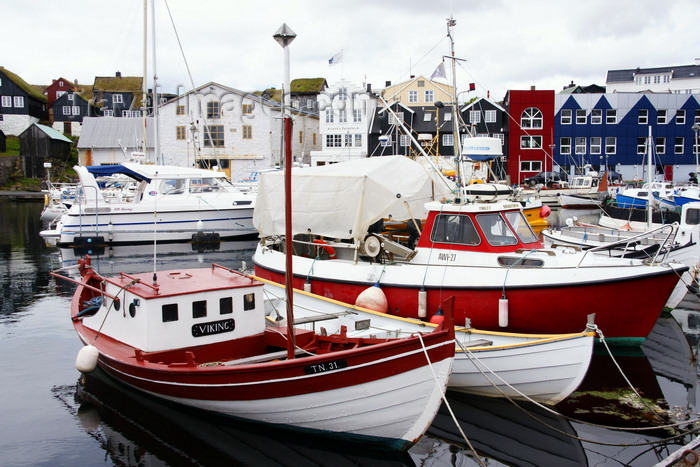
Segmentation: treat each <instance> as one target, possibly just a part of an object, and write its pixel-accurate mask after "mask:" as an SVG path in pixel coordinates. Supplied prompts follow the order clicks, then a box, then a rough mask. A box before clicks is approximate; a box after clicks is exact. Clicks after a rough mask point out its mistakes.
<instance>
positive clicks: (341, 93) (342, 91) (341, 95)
mask: <svg viewBox="0 0 700 467" xmlns="http://www.w3.org/2000/svg"><path fill="white" fill-rule="evenodd" d="M338 99H339V100H341V101H346V100H348V88H338Z"/></svg>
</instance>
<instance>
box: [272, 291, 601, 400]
mask: <svg viewBox="0 0 700 467" xmlns="http://www.w3.org/2000/svg"><path fill="white" fill-rule="evenodd" d="M258 279H259V278H258ZM260 280H262V279H260ZM262 281H263V282H265V285H264V288H265V295H266V297H268V299H269V300H277V302H278V303H282V300H283V299H284V296H285V288H284V286H283V285H280V284H277V283H275V282H272V281H265V280H262ZM319 300H322V301H323V302H324V303H325V306H324V307H323V310H324V311H323V312H319V308H320V307H319V306H318V301H319ZM294 304H295V312H294V316H295V318H302V319H304V318H307V317H309V318H311V319H318V318H320V317H321V318H322V317H323V316H324V315H326V316H329V314H332V313H334V314H335V315H336V316H337V317H336V318H333V319H328V320H323V321H321V322H319V323H317V324H315V326H319V325H322V326H323V327H324V328H325V329H326V330H327V332H330V333H335V332H337V331H338V330H339V328H340V326H346V327H347V329H348V335H350V336H353V337H357V336H365V335H370V334H373V335H381V333H382V332H385V333H388V334H389V335H392V336H395V337H401V336H404V335H406V336H407V335H409V334H410V333H414V332H425V331H426V330H429V329H431V327H434V326H435V325H434V324H430V323H425V322H423V321H419V320H413V319H405V318H398V317H396V316H392V315H388V314H385V313H378V312H374V311H372V310H367V309H363V308H360V307H352V310H350V311H349V310H348V307H347V304H345V303H342V302H337V301H335V300H331V299H328V298H325V297H321V296H318V295H315V294H311V293H307V292H303V291H296V292H295V297H294ZM271 307H273V308H278V307H275V305H274V304H272V303H271ZM348 311H349V312H348ZM278 312H279V311H278ZM319 321H320V320H319ZM367 322H368V323H369V324H367ZM358 324H359V325H358ZM363 324H364V325H363ZM313 326H314V325H313V324H312V325H310V326H309V327H310V328H313ZM394 333H395V334H394ZM455 334H456V336H455V339H456V342H457V343H458V344H457V346H456V349H455V360H454V365H453V367H452V374H451V375H450V379H449V382H448V388H449V389H450V390H453V391H458V392H463V393H469V394H478V395H481V396H487V397H509V398H513V399H527V400H534V401H537V402H540V403H543V404H552V405H553V404H557V403H558V402H560V401H562V400H564V399H565V398H567V397H568V396H569V395H570V394H571V393H572V392H573V391H575V390H576V388H577V387H578V385H579V384H580V383H581V381H583V378H584V377H585V375H586V372H587V371H588V366H589V364H590V361H591V355H592V352H593V343H594V335H595V334H594V333H593V332H590V331H589V332H579V333H575V334H565V335H540V334H510V333H503V332H487V331H482V330H478V329H467V330H465V329H464V328H456V330H455Z"/></svg>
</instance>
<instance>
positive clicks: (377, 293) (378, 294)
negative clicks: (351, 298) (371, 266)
mask: <svg viewBox="0 0 700 467" xmlns="http://www.w3.org/2000/svg"><path fill="white" fill-rule="evenodd" d="M355 305H357V306H361V307H362V308H367V309H369V310H373V311H378V312H380V313H386V312H387V311H388V310H389V302H387V299H386V295H384V291H383V290H382V289H381V288H380V287H379V284H375V285H373V286H372V287H368V288H366V289H365V290H363V291H362V292H361V293H360V295H358V296H357V299H356V300H355Z"/></svg>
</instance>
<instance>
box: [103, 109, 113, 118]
mask: <svg viewBox="0 0 700 467" xmlns="http://www.w3.org/2000/svg"><path fill="white" fill-rule="evenodd" d="M102 115H103V116H105V117H114V110H112V109H102Z"/></svg>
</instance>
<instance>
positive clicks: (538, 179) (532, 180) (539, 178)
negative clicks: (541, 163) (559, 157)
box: [523, 172, 567, 188]
mask: <svg viewBox="0 0 700 467" xmlns="http://www.w3.org/2000/svg"><path fill="white" fill-rule="evenodd" d="M545 180H546V182H547V187H550V188H551V187H552V186H553V185H558V184H559V183H560V182H565V181H567V177H566V175H564V174H563V173H561V172H540V173H538V174H537V175H533V176H532V177H527V178H525V179H523V185H529V186H535V185H544V184H545Z"/></svg>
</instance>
